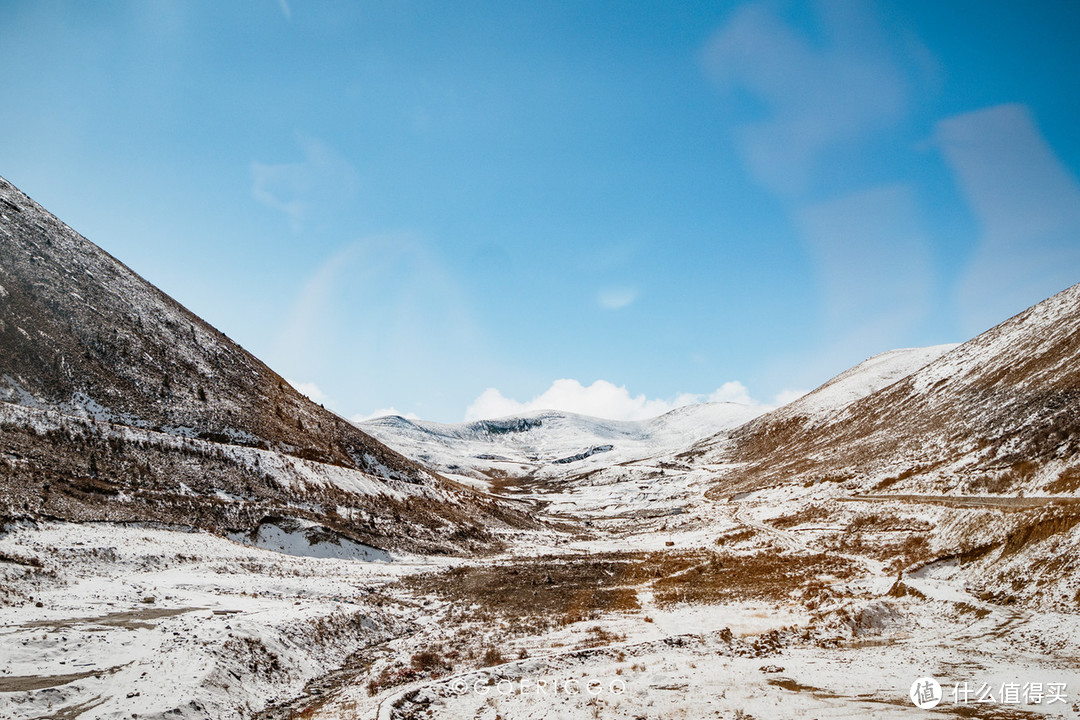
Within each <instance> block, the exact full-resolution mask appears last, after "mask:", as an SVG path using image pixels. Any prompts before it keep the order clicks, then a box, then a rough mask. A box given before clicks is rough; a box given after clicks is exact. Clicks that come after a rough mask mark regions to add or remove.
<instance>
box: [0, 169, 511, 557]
mask: <svg viewBox="0 0 1080 720" xmlns="http://www.w3.org/2000/svg"><path fill="white" fill-rule="evenodd" d="M0 448H2V449H3V451H4V452H3V453H0V522H3V521H4V520H5V519H6V518H31V519H33V518H40V517H51V518H62V519H66V520H75V521H122V522H131V521H154V522H164V523H177V524H184V525H194V526H197V527H201V528H204V529H209V530H213V531H214V532H219V533H225V532H234V533H255V534H256V535H258V536H260V537H261V536H262V535H263V534H265V533H267V532H274V531H273V530H272V529H269V528H267V525H268V524H269V523H271V522H272V521H276V520H278V519H281V518H292V519H293V520H294V521H296V522H303V523H313V524H316V525H319V526H324V525H325V526H326V527H327V528H328V530H329V531H332V532H333V533H337V534H338V535H340V536H342V537H344V538H346V539H351V540H352V541H355V542H358V543H363V544H370V545H377V546H379V547H383V548H387V549H390V548H404V547H407V548H411V549H429V550H437V551H439V552H446V551H449V550H452V549H455V546H456V548H457V549H464V547H465V546H468V545H470V544H472V543H473V540H476V539H481V540H483V539H484V538H483V531H481V530H480V529H479V527H480V526H483V527H485V528H490V527H497V526H499V525H500V524H501V520H500V519H499V518H500V517H501V518H503V519H506V518H510V517H512V516H513V513H512V512H510V513H505V514H504V512H503V508H501V507H499V506H498V505H497V504H493V503H492V502H491V501H490V499H488V498H481V497H479V496H478V495H477V494H476V493H475V492H472V491H470V490H467V489H465V488H462V487H461V486H459V485H457V484H456V483H447V482H446V481H445V480H444V479H443V478H439V477H437V476H436V475H434V474H432V473H430V472H429V471H428V470H427V469H425V468H423V467H421V466H419V465H417V464H416V463H415V462H413V461H411V460H408V459H407V458H405V457H403V456H401V455H399V454H397V453H395V452H393V451H392V450H390V449H389V448H387V447H386V446H385V445H383V444H381V443H379V442H378V441H376V440H375V439H373V438H372V437H370V436H368V435H366V434H364V433H363V432H361V431H360V430H359V429H357V428H356V427H355V426H354V425H352V424H351V423H349V422H348V421H346V420H344V419H343V418H341V417H339V416H337V415H335V414H334V413H332V412H330V411H328V410H326V409H325V408H323V407H321V406H319V405H317V404H315V403H313V402H312V401H311V400H309V399H308V398H306V397H304V396H303V395H301V394H300V393H299V392H297V391H296V390H295V389H293V388H292V387H290V386H289V384H288V383H286V382H285V381H284V380H283V379H282V378H281V377H280V376H279V375H277V374H276V373H275V372H274V371H273V370H271V369H270V368H269V367H267V366H266V365H265V364H264V363H262V362H261V361H260V360H259V359H258V358H256V357H254V356H253V355H251V354H250V353H249V352H247V351H246V350H244V349H243V348H241V347H240V346H239V345H237V344H236V343H235V342H233V341H232V340H230V339H229V338H227V337H226V336H225V335H224V334H222V333H221V332H219V331H218V330H217V329H215V328H214V327H212V326H210V325H209V324H208V323H206V322H205V321H203V320H202V319H201V318H199V317H197V316H196V315H195V314H193V313H192V312H190V311H189V310H187V309H186V308H184V307H183V306H181V305H180V304H179V303H177V302H176V301H175V300H173V299H172V298H170V297H169V296H167V295H166V294H165V293H163V292H161V290H159V289H158V288H156V287H154V286H153V285H152V284H150V283H149V282H147V281H146V280H144V279H143V278H141V277H139V275H137V274H136V273H135V272H133V271H132V270H131V269H129V268H128V267H126V266H125V265H124V264H123V263H121V262H120V261H118V260H117V259H116V258H114V257H112V256H111V255H109V254H108V253H106V252H105V251H103V250H102V249H101V248H99V247H98V246H96V245H95V244H94V243H92V242H90V241H89V240H87V239H86V238H84V237H82V236H81V235H79V234H78V233H77V232H75V231H74V230H72V229H71V228H70V227H68V226H67V225H65V224H64V223H63V222H61V221H60V220H59V219H58V218H56V217H55V216H53V215H52V214H50V213H49V212H48V211H47V210H45V209H44V208H42V207H41V206H40V205H38V204H37V203H35V202H34V201H33V200H31V199H30V198H29V197H27V196H26V195H25V194H23V193H22V192H20V191H19V190H18V189H17V188H15V187H14V186H13V185H11V184H10V183H8V182H7V181H5V180H4V179H3V178H0ZM458 531H460V532H458ZM455 533H457V534H456V535H455ZM459 540H462V541H463V542H459Z"/></svg>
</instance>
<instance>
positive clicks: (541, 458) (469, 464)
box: [360, 403, 765, 479]
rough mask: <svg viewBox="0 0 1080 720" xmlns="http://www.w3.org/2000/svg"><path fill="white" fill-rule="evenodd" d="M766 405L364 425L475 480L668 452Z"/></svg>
mask: <svg viewBox="0 0 1080 720" xmlns="http://www.w3.org/2000/svg"><path fill="white" fill-rule="evenodd" d="M764 411H765V408H762V407H760V406H752V405H743V404H739V403H701V404H697V405H687V406H685V407H681V408H677V409H675V410H672V411H671V412H668V413H665V414H664V415H661V416H659V417H655V418H652V419H649V420H641V421H622V420H605V419H601V418H595V417H589V416H586V415H578V414H575V413H568V412H556V411H550V410H547V411H538V412H532V413H527V414H525V415H521V416H517V417H507V418H500V419H497V420H480V421H477V422H470V423H459V424H443V423H434V422H426V421H422V420H407V419H405V418H402V417H399V416H389V417H383V418H377V419H374V420H368V421H366V422H363V423H361V424H360V427H361V428H362V429H363V430H364V431H365V432H367V433H368V434H370V435H372V436H374V437H376V438H378V439H379V440H381V441H382V442H384V443H386V444H387V445H388V446H390V447H392V448H394V449H395V450H397V451H399V452H401V453H402V454H403V455H405V456H407V457H410V458H413V459H415V460H417V461H419V462H422V463H424V464H425V465H426V466H428V467H431V468H434V469H436V470H438V471H439V472H442V473H444V474H448V475H455V476H459V477H463V478H474V479H490V478H497V477H500V476H514V477H524V476H531V477H544V476H553V475H559V474H566V473H567V472H585V471H588V470H591V469H594V468H597V467H607V466H611V465H614V464H617V463H621V462H627V461H630V460H639V459H642V458H646V457H650V456H654V455H658V454H662V453H670V452H673V451H675V450H677V449H680V448H683V447H686V446H687V445H689V444H691V443H693V442H695V441H697V440H700V439H701V438H704V437H708V436H710V435H714V434H715V433H718V432H721V431H724V430H728V429H730V428H734V427H737V426H739V425H742V424H743V423H745V422H747V421H749V420H751V419H752V418H755V417H757V416H758V415H760V414H761V413H762V412H764Z"/></svg>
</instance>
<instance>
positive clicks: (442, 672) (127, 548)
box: [0, 346, 1080, 720]
mask: <svg viewBox="0 0 1080 720" xmlns="http://www.w3.org/2000/svg"><path fill="white" fill-rule="evenodd" d="M947 350H949V347H947V346H943V347H939V348H928V349H923V350H907V351H897V352H895V353H889V354H885V355H882V356H877V357H876V358H872V359H871V360H869V361H867V362H866V363H863V364H862V365H860V366H858V367H857V368H854V369H853V370H852V371H849V372H848V373H845V374H844V375H842V376H839V377H838V378H837V379H836V380H835V381H833V382H831V383H828V384H826V385H825V386H823V387H822V388H819V389H818V390H817V391H815V393H811V394H810V395H807V396H806V397H804V398H803V399H801V400H799V401H796V402H795V403H792V404H790V405H789V406H786V407H785V408H782V409H781V410H779V411H777V412H778V413H794V414H799V415H802V416H804V417H806V416H810V417H812V418H813V417H825V416H828V415H830V414H831V413H833V412H834V411H835V410H837V409H839V408H842V407H844V406H845V405H846V404H848V403H850V402H853V401H855V400H858V399H859V398H861V397H864V396H865V395H866V394H868V393H870V392H873V391H874V390H875V389H879V388H882V387H885V386H887V385H889V384H890V383H892V382H894V381H895V380H896V379H897V378H899V377H901V376H903V375H904V373H908V372H911V371H914V370H916V369H918V368H920V367H923V366H924V365H925V364H926V363H927V362H930V361H932V360H933V359H934V358H935V357H940V356H942V355H943V354H944V353H945V352H946V351H947ZM756 412H757V410H755V409H753V408H746V407H744V406H734V405H722V404H721V405H713V406H696V407H694V408H686V409H683V410H680V411H676V412H675V413H670V414H668V415H666V416H663V417H661V418H658V419H655V420H652V421H648V422H644V423H617V422H608V421H599V420H595V419H592V418H584V417H581V416H574V415H567V414H557V413H536V414H532V415H528V416H525V417H523V418H510V419H505V420H501V421H489V422H487V423H472V424H465V425H437V424H434V423H423V422H409V421H405V420H402V419H400V418H384V419H382V420H379V421H373V422H372V423H368V424H367V425H366V426H365V428H366V429H368V430H370V431H372V432H373V433H374V434H376V435H379V432H383V435H381V436H380V439H383V440H384V441H386V442H387V443H388V444H391V445H392V446H394V447H397V448H398V449H400V450H401V451H402V452H404V453H405V454H407V455H410V456H412V457H414V458H417V459H420V460H422V461H424V462H426V463H428V464H430V465H432V466H434V467H436V468H438V469H441V470H443V471H444V472H449V473H453V474H455V475H456V476H457V477H459V478H462V479H464V480H468V481H470V482H473V483H475V484H476V485H477V486H481V487H482V488H483V489H485V490H487V491H489V492H492V493H494V494H500V495H502V496H504V497H511V498H513V500H514V501H515V503H516V504H517V505H518V506H520V507H522V508H529V509H530V510H531V514H532V515H533V516H534V517H535V518H536V519H537V520H539V521H541V522H540V523H538V525H537V527H536V528H531V529H521V528H517V527H511V526H506V527H502V528H495V529H493V533H494V534H495V535H497V536H498V538H499V539H500V540H501V541H502V542H503V545H504V548H503V550H502V551H501V552H499V553H496V554H493V555H488V556H484V557H475V558H469V559H463V558H453V557H417V556H408V555H402V554H398V553H386V552H382V551H376V550H375V549H374V548H368V547H366V546H363V545H360V544H359V543H353V544H348V543H344V544H343V543H342V541H341V540H340V539H338V540H336V541H335V540H333V539H326V538H323V537H321V536H320V533H319V528H318V527H314V526H309V524H305V523H302V522H297V521H290V522H284V521H271V519H268V520H267V522H266V523H264V524H262V525H261V526H260V530H259V533H258V534H257V535H254V536H252V535H235V536H233V539H232V540H230V539H227V538H223V537H218V536H215V535H212V534H209V533H206V532H190V531H186V530H184V529H182V528H176V527H162V526H159V527H153V526H148V525H145V524H105V523H99V524H91V523H87V524H69V523H57V522H45V521H41V522H39V523H37V524H30V523H21V524H12V525H9V526H7V527H6V528H5V529H4V531H3V532H2V533H0V717H3V718H8V717H10V718H13V719H19V720H28V719H29V718H46V717H47V718H76V717H79V718H88V719H93V718H109V719H110V720H112V719H119V718H125V719H129V718H138V720H145V719H146V718H155V719H160V720H166V719H169V720H178V719H180V718H184V719H190V720H194V719H195V718H212V719H214V720H216V719H217V718H254V717H259V718H263V719H264V720H285V719H287V718H288V719H293V718H297V719H299V718H302V719H303V720H356V719H360V718H363V719H370V720H391V719H392V718H398V719H399V720H401V719H404V718H422V717H441V718H483V719H486V720H496V719H497V718H506V719H509V718H537V719H539V718H545V719H546V718H567V719H574V720H576V719H578V718H581V719H585V718H598V717H601V718H628V719H629V718H634V719H637V718H647V719H649V720H652V719H654V718H655V719H657V720H659V719H661V718H664V719H666V718H690V719H695V718H742V719H743V720H745V719H746V718H758V720H762V719H764V718H836V719H839V718H864V717H865V718H874V717H877V718H909V717H940V716H942V715H944V716H953V717H979V718H1001V719H1003V720H1004V719H1014V718H1037V717H1067V718H1076V717H1080V574H1078V573H1077V572H1075V568H1076V562H1075V559H1076V558H1077V556H1078V555H1080V514H1078V510H1080V502H1078V500H1077V498H1076V497H1075V493H1073V494H1071V495H1069V494H1064V493H1062V494H1058V495H1052V494H1047V493H1045V492H1044V493H1039V494H1037V496H1035V497H1008V498H1006V497H1002V496H987V497H981V496H974V495H968V496H967V497H959V496H957V495H956V494H950V495H948V496H945V495H938V496H918V495H893V496H889V495H883V494H878V495H872V496H871V495H865V494H860V493H862V492H864V491H865V487H868V486H869V485H868V483H870V484H872V483H873V482H875V481H876V479H877V478H869V479H866V478H864V479H853V480H851V481H850V482H849V481H844V480H840V481H822V480H816V481H806V482H788V483H785V484H779V485H775V486H770V487H764V488H759V489H756V490H751V491H745V492H737V493H734V492H717V480H718V478H721V477H724V478H727V477H731V476H733V475H736V474H737V473H738V472H739V470H740V468H739V467H738V466H733V465H724V464H719V463H717V464H710V463H709V462H708V457H706V458H705V459H704V460H702V459H700V458H698V459H697V460H695V461H694V462H689V461H686V460H680V459H679V458H680V455H679V451H680V450H681V449H683V448H686V447H687V446H688V445H690V444H692V443H694V442H696V441H698V440H700V439H701V438H702V437H704V435H703V434H702V433H706V432H707V433H716V432H718V431H723V430H726V429H733V428H736V427H737V426H739V425H740V424H742V423H744V422H747V421H748V420H751V419H752V418H753V417H754V416H755V414H756ZM706 428H707V429H706ZM712 442H713V446H714V447H719V446H722V445H723V443H724V442H725V439H724V435H723V434H721V435H720V436H719V437H717V438H714V440H713V441H712ZM560 461H565V462H560ZM923 678H933V679H935V681H936V682H937V683H939V684H940V688H941V691H942V697H941V699H940V700H939V704H938V705H937V707H935V708H933V709H929V708H928V709H921V708H919V707H916V704H915V701H919V702H922V701H923V698H921V697H919V696H918V694H916V696H915V698H914V700H913V699H912V697H911V692H912V690H913V688H914V690H916V691H919V690H923V691H925V690H926V689H927V688H928V687H930V686H928V685H927V684H925V683H923V682H922V681H921V679H923ZM931 689H932V688H931Z"/></svg>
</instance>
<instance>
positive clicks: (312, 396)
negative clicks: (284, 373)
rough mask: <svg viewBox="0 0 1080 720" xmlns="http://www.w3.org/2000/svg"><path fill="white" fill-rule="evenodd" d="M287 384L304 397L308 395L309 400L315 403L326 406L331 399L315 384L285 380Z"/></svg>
mask: <svg viewBox="0 0 1080 720" xmlns="http://www.w3.org/2000/svg"><path fill="white" fill-rule="evenodd" d="M285 382H287V383H289V384H290V385H292V386H293V387H294V388H296V389H297V390H299V391H300V392H301V393H303V394H304V395H307V397H308V399H309V400H312V401H314V402H317V403H323V404H325V403H326V401H327V400H329V399H330V398H329V397H327V395H326V393H324V392H323V391H322V390H321V389H320V388H319V386H318V385H316V384H315V383H309V382H296V381H294V380H290V379H289V378H285Z"/></svg>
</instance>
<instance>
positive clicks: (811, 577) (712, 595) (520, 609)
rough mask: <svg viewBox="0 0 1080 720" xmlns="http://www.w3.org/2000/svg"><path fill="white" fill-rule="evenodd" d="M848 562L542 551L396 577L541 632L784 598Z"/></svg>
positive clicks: (842, 571)
mask: <svg viewBox="0 0 1080 720" xmlns="http://www.w3.org/2000/svg"><path fill="white" fill-rule="evenodd" d="M853 572H854V567H853V564H852V563H851V562H850V561H849V560H847V559H845V558H838V557H833V556H830V555H827V554H825V553H818V554H776V553H772V552H766V553H757V554H752V555H736V554H731V553H722V552H716V551H712V550H703V549H697V550H679V551H675V550H672V551H664V552H641V553H606V554H602V555H590V556H584V557H573V558H565V557H550V556H549V557H540V558H535V559H532V560H526V561H522V560H519V561H517V562H515V564H513V565H485V566H474V567H459V568H455V569H453V570H451V571H449V572H446V573H439V574H430V575H422V576H415V577H412V578H408V579H406V580H403V581H402V584H403V585H404V586H405V587H406V588H407V589H408V590H410V591H411V592H413V593H414V594H417V595H421V596H435V597H437V598H438V599H439V600H442V601H445V602H448V603H450V604H451V605H452V606H453V607H454V608H456V609H457V610H458V611H459V612H462V613H463V614H464V615H465V617H464V618H463V619H465V620H468V619H475V620H492V619H506V620H513V621H515V623H516V625H517V627H518V628H528V629H530V630H532V631H542V630H544V629H547V628H550V627H556V626H559V625H568V624H571V623H574V622H579V621H583V620H591V619H596V618H598V617H600V615H601V614H602V613H606V612H632V611H636V610H639V609H640V608H641V606H640V604H639V602H638V598H637V594H638V592H639V591H640V590H643V589H646V588H651V589H652V590H653V592H654V594H655V595H654V597H655V600H656V602H657V604H659V605H661V606H664V605H673V604H676V603H683V602H686V603H725V602H735V601H739V600H748V599H753V600H767V601H777V602H778V601H782V600H785V599H786V598H789V597H791V596H793V595H794V594H796V593H797V592H798V591H799V590H801V589H802V588H804V587H805V586H807V585H808V584H811V583H815V582H818V583H821V582H832V581H834V580H837V579H844V578H849V577H851V576H852V574H853Z"/></svg>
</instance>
